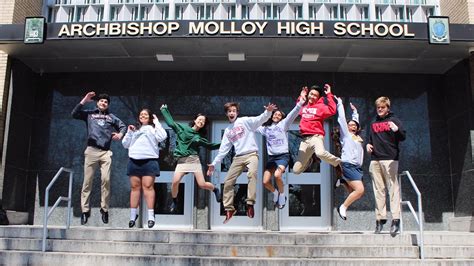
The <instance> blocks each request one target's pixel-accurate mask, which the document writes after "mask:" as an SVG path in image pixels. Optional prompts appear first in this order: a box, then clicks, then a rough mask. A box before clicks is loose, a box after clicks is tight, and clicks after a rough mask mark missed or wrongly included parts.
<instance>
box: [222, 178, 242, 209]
mask: <svg viewBox="0 0 474 266" xmlns="http://www.w3.org/2000/svg"><path fill="white" fill-rule="evenodd" d="M247 187H248V185H247V184H235V186H234V195H235V196H234V208H235V209H236V210H237V212H236V213H235V214H234V215H236V216H247ZM221 191H224V185H223V184H221ZM221 215H225V210H224V205H223V204H222V203H221Z"/></svg>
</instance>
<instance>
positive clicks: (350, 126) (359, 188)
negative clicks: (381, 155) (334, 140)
mask: <svg viewBox="0 0 474 266" xmlns="http://www.w3.org/2000/svg"><path fill="white" fill-rule="evenodd" d="M350 106H351V109H352V119H351V120H349V121H347V122H346V114H345V110H344V105H343V103H342V99H341V98H337V113H338V118H337V122H338V123H339V126H340V130H339V134H340V135H339V141H340V143H341V146H342V152H341V161H342V163H341V165H342V170H343V175H342V179H343V180H344V183H343V184H344V187H345V188H346V189H347V191H348V192H349V195H348V196H347V198H346V200H345V201H344V203H342V204H341V206H339V207H338V208H337V212H338V213H339V216H340V217H341V218H342V219H343V220H346V219H347V214H346V211H347V209H348V208H349V206H350V205H351V204H352V203H353V202H354V201H356V200H358V199H360V198H361V197H362V195H364V183H362V175H363V172H362V162H363V161H364V148H363V147H362V142H363V140H362V138H361V137H360V136H359V132H360V124H359V113H357V108H356V107H355V106H354V105H353V104H352V103H350Z"/></svg>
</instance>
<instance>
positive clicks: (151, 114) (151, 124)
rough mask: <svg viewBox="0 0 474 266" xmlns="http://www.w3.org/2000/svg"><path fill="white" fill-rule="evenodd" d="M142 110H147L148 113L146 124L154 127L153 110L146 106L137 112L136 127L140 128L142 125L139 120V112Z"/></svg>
mask: <svg viewBox="0 0 474 266" xmlns="http://www.w3.org/2000/svg"><path fill="white" fill-rule="evenodd" d="M143 111H145V112H147V114H148V125H150V126H152V127H154V126H155V124H154V123H153V112H152V111H151V110H150V109H148V108H143V109H142V110H141V111H140V112H139V113H138V121H137V127H138V129H140V128H141V127H142V126H143V125H142V123H141V122H140V113H141V112H143Z"/></svg>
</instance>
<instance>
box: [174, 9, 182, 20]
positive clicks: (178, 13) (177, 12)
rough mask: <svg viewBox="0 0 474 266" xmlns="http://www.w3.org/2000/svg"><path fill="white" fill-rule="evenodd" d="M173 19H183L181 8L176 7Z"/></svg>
mask: <svg viewBox="0 0 474 266" xmlns="http://www.w3.org/2000/svg"><path fill="white" fill-rule="evenodd" d="M174 17H175V19H183V6H176V8H175V10H174Z"/></svg>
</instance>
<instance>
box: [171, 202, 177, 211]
mask: <svg viewBox="0 0 474 266" xmlns="http://www.w3.org/2000/svg"><path fill="white" fill-rule="evenodd" d="M177 211H178V204H176V202H174V201H172V202H171V204H170V213H176V212H177Z"/></svg>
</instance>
